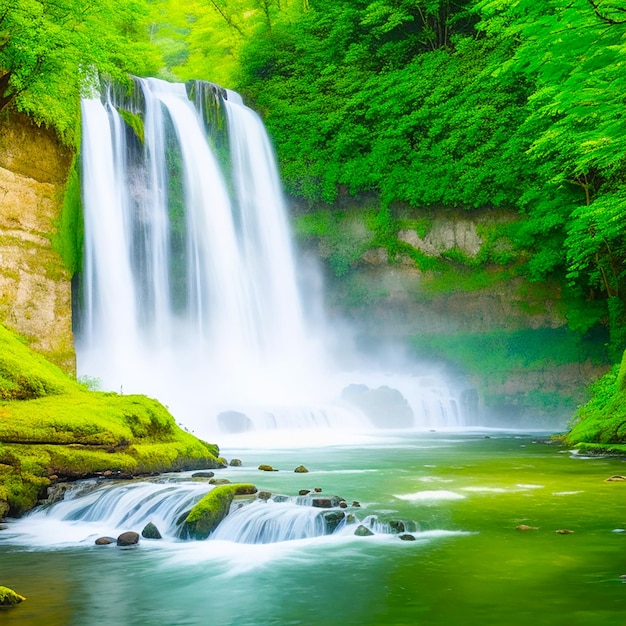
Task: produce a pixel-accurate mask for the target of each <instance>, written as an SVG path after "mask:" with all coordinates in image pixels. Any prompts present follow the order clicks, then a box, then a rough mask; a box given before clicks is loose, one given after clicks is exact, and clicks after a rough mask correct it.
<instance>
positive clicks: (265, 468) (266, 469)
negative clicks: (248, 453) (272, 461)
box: [259, 463, 278, 472]
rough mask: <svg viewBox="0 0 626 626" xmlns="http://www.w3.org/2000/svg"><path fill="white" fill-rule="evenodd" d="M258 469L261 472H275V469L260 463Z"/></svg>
mask: <svg viewBox="0 0 626 626" xmlns="http://www.w3.org/2000/svg"><path fill="white" fill-rule="evenodd" d="M259 469H260V470H261V471H262V472H277V471H278V470H277V469H274V468H273V467H272V466H271V465H266V464H265V463H261V465H259Z"/></svg>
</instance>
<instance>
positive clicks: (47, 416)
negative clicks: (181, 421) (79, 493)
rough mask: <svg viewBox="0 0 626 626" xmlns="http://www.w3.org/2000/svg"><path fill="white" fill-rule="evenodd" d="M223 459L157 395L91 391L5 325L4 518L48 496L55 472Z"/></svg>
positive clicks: (200, 465)
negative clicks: (183, 426) (178, 420)
mask: <svg viewBox="0 0 626 626" xmlns="http://www.w3.org/2000/svg"><path fill="white" fill-rule="evenodd" d="M218 457H219V448H218V447H217V446H216V445H213V444H209V443H206V442H204V441H201V440H200V439H197V438H196V437H194V436H193V435H191V434H190V433H187V432H185V431H184V430H182V429H181V428H179V427H178V426H177V424H176V421H175V420H174V417H173V416H172V415H171V414H170V413H169V411H168V410H167V409H166V408H165V407H164V406H163V405H162V404H160V403H159V402H157V401H156V400H153V399H151V398H146V397H145V396H139V395H129V396H120V395H118V394H116V393H110V392H106V393H105V392H93V391H89V390H88V389H87V388H86V387H85V386H84V385H81V384H80V383H78V382H77V381H76V380H74V379H72V378H71V377H70V376H68V375H66V374H65V373H64V372H62V371H61V370H60V369H59V368H58V367H56V366H55V365H53V364H51V363H49V362H48V361H46V360H45V359H44V358H43V357H41V356H40V355H37V354H35V353H34V352H33V351H32V350H30V349H29V348H28V346H26V344H25V343H24V342H23V341H22V340H20V339H19V338H18V337H17V336H15V335H14V334H13V333H11V332H10V331H8V330H7V329H6V328H4V327H2V326H0V518H1V517H3V516H4V515H6V514H8V515H12V516H18V515H20V514H22V513H24V512H25V511H27V510H29V509H31V508H32V507H33V506H35V505H36V504H37V501H38V500H39V499H41V498H46V496H47V494H46V488H47V487H48V486H49V485H50V478H49V477H50V476H56V477H57V478H62V479H69V480H74V479H78V478H86V477H90V476H98V475H101V474H104V473H105V472H107V471H108V472H109V473H112V474H123V475H126V476H134V475H141V474H153V473H160V472H171V471H188V470H194V469H198V470H200V469H215V468H217V467H222V466H223V465H224V463H223V461H221V460H218ZM2 502H5V503H8V510H7V507H6V505H5V506H2Z"/></svg>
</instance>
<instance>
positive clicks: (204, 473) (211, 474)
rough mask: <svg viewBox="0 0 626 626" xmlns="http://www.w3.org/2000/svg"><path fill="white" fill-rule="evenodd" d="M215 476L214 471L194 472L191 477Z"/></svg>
mask: <svg viewBox="0 0 626 626" xmlns="http://www.w3.org/2000/svg"><path fill="white" fill-rule="evenodd" d="M213 476H215V472H194V473H193V474H192V475H191V477H192V478H213Z"/></svg>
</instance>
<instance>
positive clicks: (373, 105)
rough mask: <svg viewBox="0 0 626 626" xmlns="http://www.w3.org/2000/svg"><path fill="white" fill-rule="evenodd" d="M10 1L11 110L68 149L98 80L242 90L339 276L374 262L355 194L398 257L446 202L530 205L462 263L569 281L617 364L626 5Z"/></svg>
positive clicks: (0, 88) (7, 82)
mask: <svg viewBox="0 0 626 626" xmlns="http://www.w3.org/2000/svg"><path fill="white" fill-rule="evenodd" d="M5 6H6V10H5V11H4V12H3V13H2V14H1V15H0V109H2V108H4V107H6V106H16V107H17V108H19V109H21V110H23V111H26V112H28V113H30V114H31V115H33V116H34V118H35V119H36V120H37V121H38V122H43V123H48V124H53V125H55V126H56V128H57V129H58V131H59V133H60V134H61V135H62V136H63V137H65V138H66V139H68V138H71V134H72V130H73V128H74V122H75V120H76V107H77V96H78V94H79V93H81V91H83V92H84V90H85V88H86V86H89V84H90V81H89V79H90V78H93V77H94V76H95V73H96V72H104V73H108V74H110V75H112V76H114V77H117V78H123V76H124V75H125V73H126V72H128V71H130V72H134V73H138V74H146V73H155V72H157V73H158V75H160V76H162V77H165V78H180V79H190V78H205V79H209V80H213V81H215V82H219V83H222V84H224V85H225V86H227V87H234V88H237V89H239V90H240V91H242V92H243V93H244V95H245V96H246V97H247V98H248V100H249V101H250V102H251V103H252V104H253V105H254V106H255V107H256V108H257V109H258V110H259V111H260V112H261V113H262V114H263V115H264V117H265V119H266V122H267V125H268V128H269V130H270V133H271V134H272V136H273V139H274V141H275V144H276V146H277V151H278V156H279V160H280V163H281V170H282V174H283V177H284V180H285V184H286V187H287V190H288V191H289V193H290V194H291V195H292V196H294V197H295V198H299V199H300V201H301V204H303V205H304V206H305V207H307V209H306V210H307V211H309V214H308V215H306V216H305V217H304V219H303V221H301V223H300V229H301V231H308V234H311V233H313V235H314V236H319V237H324V238H326V239H327V241H328V242H329V245H330V246H331V247H332V248H333V256H332V262H333V270H334V271H335V273H336V274H337V275H341V274H346V273H347V271H348V270H349V268H350V265H351V263H353V262H354V260H355V259H356V258H357V257H358V254H357V252H358V250H354V249H352V248H350V247H349V246H347V245H346V244H345V242H344V241H342V240H341V238H340V237H339V235H338V234H337V233H338V232H339V231H338V230H337V229H336V228H335V227H334V225H336V224H337V223H338V222H340V221H341V219H342V216H341V214H340V213H339V212H338V210H337V207H339V206H341V205H342V204H345V203H346V199H352V200H353V201H354V202H362V201H363V199H365V198H367V201H368V203H369V205H368V209H367V215H366V220H367V228H368V230H369V231H370V234H369V235H368V238H367V241H365V240H364V241H363V243H362V246H363V247H364V248H365V247H375V246H382V247H384V248H386V249H387V250H388V252H389V253H390V254H389V256H390V258H391V259H392V260H393V258H394V255H395V254H396V253H397V252H403V251H404V252H406V250H403V249H402V243H401V242H400V243H399V242H398V238H397V236H396V235H397V233H398V231H399V230H400V229H401V228H405V227H406V224H407V223H409V222H410V223H411V224H413V226H414V227H415V228H416V229H418V230H419V228H420V224H421V221H423V220H424V219H426V220H427V219H428V218H429V217H430V216H432V215H434V214H435V213H436V212H437V211H440V210H441V209H442V208H445V209H454V210H455V211H457V212H464V211H467V212H476V211H481V214H482V215H484V214H485V212H486V213H487V214H489V213H490V212H493V214H494V215H495V214H496V213H497V212H498V211H501V210H506V211H509V212H514V213H516V214H517V215H518V216H519V219H518V220H517V221H515V222H514V224H513V226H512V227H511V226H509V227H507V232H506V238H507V240H508V242H509V244H510V245H509V246H508V247H507V248H506V250H505V252H506V253H505V254H502V252H501V250H500V252H498V254H495V252H493V253H492V252H490V253H489V254H488V255H486V256H484V257H481V258H480V259H473V260H472V261H471V263H470V264H468V260H467V259H463V258H460V257H459V258H456V257H455V258H451V259H449V260H450V261H451V262H453V264H454V265H455V266H456V267H459V266H462V265H464V264H465V265H466V266H468V267H469V266H470V265H471V267H470V269H471V271H472V275H480V276H482V277H483V278H486V277H487V274H480V272H479V271H478V270H479V269H480V268H477V261H478V263H479V264H481V265H483V266H486V265H496V266H499V267H501V268H506V276H511V275H516V274H517V275H519V274H521V275H524V276H525V277H527V278H528V279H529V280H531V281H537V282H542V281H546V280H550V281H552V284H554V282H556V283H558V284H559V285H560V289H561V290H562V293H563V294H564V300H565V301H566V305H567V319H568V324H569V327H570V329H571V330H573V331H575V332H580V333H585V332H587V331H589V329H592V328H593V327H595V326H596V325H597V324H601V325H603V326H604V327H605V328H607V329H608V331H609V336H610V340H609V344H610V348H611V354H612V357H613V359H614V360H615V361H617V360H619V358H620V357H621V354H622V351H623V350H624V348H625V347H626V272H625V267H626V265H625V261H626V240H625V237H624V228H625V227H624V224H625V223H626V219H625V218H626V121H625V116H624V107H625V105H626V95H625V94H626V72H624V61H623V59H624V58H625V55H626V9H625V8H624V6H623V3H622V2H621V0H571V1H570V2H568V3H563V2H559V1H558V0H545V1H543V2H536V0H517V1H516V2H510V1H509V0H456V1H455V2H452V1H451V0H209V1H207V2H205V1H204V0H190V1H189V2H186V3H184V4H181V3H177V2H175V0H123V1H122V2H113V1H112V0H106V1H105V2H100V3H97V5H94V4H92V3H89V2H87V1H86V0H55V2H51V1H50V0H9V2H8V4H6V5H5ZM159 68H160V69H159ZM157 70H158V71H157ZM372 199H373V200H372ZM320 206H322V207H323V211H321V212H320V210H319V208H320ZM420 220H421V221H420ZM305 234H307V233H306V232H305ZM500 234H502V233H500ZM494 250H495V248H494ZM412 254H413V256H415V253H414V252H412ZM74 256H76V255H74ZM457 257H458V255H457ZM74 261H75V259H74ZM414 261H415V262H416V264H418V266H419V265H420V263H422V264H424V263H431V264H432V263H433V261H432V260H428V259H423V258H417V257H416V258H414ZM459 275H460V274H459ZM457 276H458V275H457ZM475 282H476V281H475Z"/></svg>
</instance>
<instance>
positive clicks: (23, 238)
mask: <svg viewBox="0 0 626 626" xmlns="http://www.w3.org/2000/svg"><path fill="white" fill-rule="evenodd" d="M70 160H71V154H70V150H69V149H67V148H66V147H63V146H61V145H60V144H59V142H58V141H57V139H56V136H55V134H54V132H53V131H50V130H47V129H43V128H38V127H36V126H35V125H34V124H33V123H32V122H30V121H29V120H28V119H27V118H26V117H24V116H21V115H17V114H11V115H10V117H9V116H6V115H4V116H3V117H2V118H1V119H0V323H3V324H5V325H7V326H9V327H10V328H13V329H14V330H16V331H17V332H19V333H20V334H21V335H23V336H24V337H26V338H27V340H28V341H29V342H30V345H31V347H33V348H34V349H35V350H37V351H38V352H40V353H41V354H44V355H45V356H46V357H47V358H49V359H50V360H51V361H53V362H54V363H56V364H57V365H59V366H60V367H61V368H62V369H64V370H65V371H68V372H72V371H74V369H75V357H74V347H73V337H72V318H71V287H70V276H69V273H68V272H67V270H66V269H65V268H64V266H63V262H62V260H61V257H60V256H59V254H58V253H57V252H56V251H55V250H54V249H53V247H52V244H51V234H52V233H54V232H55V229H56V227H55V221H56V220H57V219H58V216H59V214H60V210H61V206H62V202H63V193H64V186H65V181H66V177H67V172H68V168H69V164H70Z"/></svg>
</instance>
